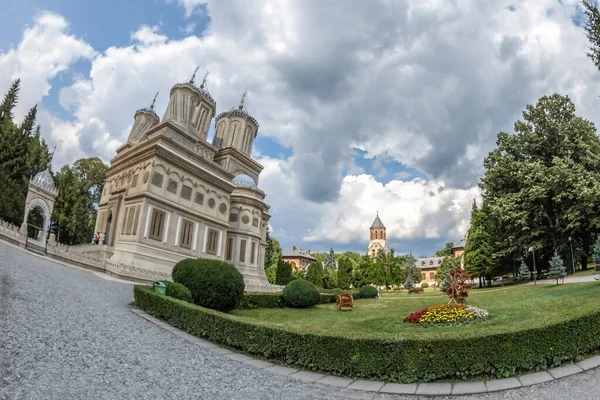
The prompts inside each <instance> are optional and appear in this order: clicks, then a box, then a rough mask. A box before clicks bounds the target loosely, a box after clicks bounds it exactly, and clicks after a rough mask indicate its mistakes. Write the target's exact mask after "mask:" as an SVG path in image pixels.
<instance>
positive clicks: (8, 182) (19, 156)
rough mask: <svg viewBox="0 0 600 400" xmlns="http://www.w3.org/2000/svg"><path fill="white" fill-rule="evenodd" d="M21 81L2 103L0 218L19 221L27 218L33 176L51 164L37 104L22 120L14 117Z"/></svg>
mask: <svg viewBox="0 0 600 400" xmlns="http://www.w3.org/2000/svg"><path fill="white" fill-rule="evenodd" d="M19 85H20V80H18V79H17V80H16V81H14V82H13V84H12V86H11V88H10V89H9V91H8V93H7V94H6V95H5V96H4V99H3V101H2V103H0V182H2V191H0V219H3V220H5V221H8V222H10V223H12V224H15V225H20V224H21V222H22V221H23V212H24V208H25V197H26V195H27V187H28V184H29V180H30V179H31V178H32V177H33V176H34V175H35V174H37V173H38V172H41V171H43V170H44V169H46V168H49V164H50V163H49V161H50V156H49V154H48V147H47V146H46V143H45V142H44V140H43V139H42V138H41V135H40V129H39V127H37V128H35V129H34V126H35V118H36V113H37V106H34V107H33V108H32V109H31V110H29V112H28V113H27V116H26V117H25V119H24V120H23V121H22V122H21V123H20V124H18V125H17V124H16V123H15V122H14V121H13V110H14V108H15V106H16V105H17V101H18V97H19Z"/></svg>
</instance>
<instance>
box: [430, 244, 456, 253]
mask: <svg viewBox="0 0 600 400" xmlns="http://www.w3.org/2000/svg"><path fill="white" fill-rule="evenodd" d="M452 246H454V242H448V243H446V244H445V245H444V247H443V248H441V249H439V250H438V251H436V252H435V254H434V256H435V257H446V256H450V255H452Z"/></svg>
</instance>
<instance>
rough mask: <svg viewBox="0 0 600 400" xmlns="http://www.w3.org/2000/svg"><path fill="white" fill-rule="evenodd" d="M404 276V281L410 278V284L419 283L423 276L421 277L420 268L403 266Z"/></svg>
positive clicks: (413, 265) (411, 265) (412, 265)
mask: <svg viewBox="0 0 600 400" xmlns="http://www.w3.org/2000/svg"><path fill="white" fill-rule="evenodd" d="M404 276H405V277H406V279H408V278H410V279H411V281H412V282H415V283H420V282H421V279H422V278H423V276H422V275H421V268H419V267H417V266H416V265H415V264H405V265H404Z"/></svg>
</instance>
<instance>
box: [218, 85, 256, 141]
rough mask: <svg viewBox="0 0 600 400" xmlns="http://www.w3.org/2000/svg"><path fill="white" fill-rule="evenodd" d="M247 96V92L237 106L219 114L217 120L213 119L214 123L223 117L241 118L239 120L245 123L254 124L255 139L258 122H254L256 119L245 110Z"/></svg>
mask: <svg viewBox="0 0 600 400" xmlns="http://www.w3.org/2000/svg"><path fill="white" fill-rule="evenodd" d="M247 95H248V92H244V94H243V95H242V98H241V100H240V102H239V104H238V105H237V106H235V107H233V108H232V109H231V110H229V111H225V112H222V113H221V114H219V115H218V116H217V118H215V122H217V121H219V119H221V118H223V117H241V118H243V119H245V120H246V121H249V122H251V123H252V124H254V126H255V127H256V129H255V131H254V137H256V135H257V133H258V127H259V125H258V121H256V119H255V118H254V117H253V116H252V115H250V114H249V113H248V110H246V104H245V102H246V96H247Z"/></svg>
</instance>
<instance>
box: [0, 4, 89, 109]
mask: <svg viewBox="0 0 600 400" xmlns="http://www.w3.org/2000/svg"><path fill="white" fill-rule="evenodd" d="M68 27H69V25H68V23H67V21H66V20H65V19H64V18H63V17H62V16H60V15H57V14H54V13H51V12H42V13H40V14H38V15H37V16H36V17H35V19H34V25H33V26H32V27H30V28H27V29H25V32H24V33H23V38H22V39H21V42H20V43H19V45H18V46H17V47H16V48H11V49H9V50H8V51H6V52H2V51H0V71H2V74H0V93H5V92H6V90H8V88H9V87H10V84H11V82H12V81H13V80H14V79H17V78H21V91H20V95H19V104H18V106H17V108H16V110H15V116H16V118H17V119H20V118H22V117H23V116H24V115H25V114H26V113H27V111H28V109H29V108H31V107H33V106H34V105H35V104H37V103H39V102H40V101H41V100H42V98H43V97H44V96H47V95H48V93H49V91H50V88H51V86H50V80H52V79H53V78H54V77H55V76H56V75H57V74H58V73H60V72H62V71H65V70H67V69H68V68H69V66H70V65H72V64H73V63H74V62H76V61H77V60H79V59H81V58H85V59H90V58H92V57H93V56H94V49H93V48H92V47H91V46H90V45H88V44H87V43H85V42H84V41H83V40H81V39H79V38H77V37H75V36H74V35H70V34H68Z"/></svg>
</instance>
